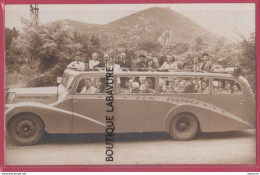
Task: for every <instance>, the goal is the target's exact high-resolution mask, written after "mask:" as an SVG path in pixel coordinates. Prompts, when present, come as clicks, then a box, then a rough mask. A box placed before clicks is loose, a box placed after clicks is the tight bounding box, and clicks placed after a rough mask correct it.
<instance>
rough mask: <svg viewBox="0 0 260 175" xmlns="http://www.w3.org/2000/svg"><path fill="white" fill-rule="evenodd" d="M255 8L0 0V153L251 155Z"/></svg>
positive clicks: (18, 161)
mask: <svg viewBox="0 0 260 175" xmlns="http://www.w3.org/2000/svg"><path fill="white" fill-rule="evenodd" d="M255 8H256V7H255V3H218V4H215V3H196V4H195V3H194V4H193V3H183V4H182V3H179V4H174V3H171V4H164V3H158V4H55V5H50V4H49V5H48V4H23V5H5V96H6V101H5V164H6V165H148V164H149V165H174V164H237V165H239V164H251V165H253V164H256V24H255V23H256V16H255V15H256V11H255Z"/></svg>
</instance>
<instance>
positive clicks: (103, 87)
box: [97, 77, 106, 93]
mask: <svg viewBox="0 0 260 175" xmlns="http://www.w3.org/2000/svg"><path fill="white" fill-rule="evenodd" d="M97 88H98V92H99V93H105V92H106V78H105V77H102V78H100V82H99V86H98V87H97Z"/></svg>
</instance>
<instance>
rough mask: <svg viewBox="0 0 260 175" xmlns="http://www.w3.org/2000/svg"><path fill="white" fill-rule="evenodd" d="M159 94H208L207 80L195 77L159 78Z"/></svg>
mask: <svg viewBox="0 0 260 175" xmlns="http://www.w3.org/2000/svg"><path fill="white" fill-rule="evenodd" d="M159 92H160V94H174V93H201V94H208V93H209V79H208V78H197V77H196V78H195V77H173V76H169V77H160V79H159Z"/></svg>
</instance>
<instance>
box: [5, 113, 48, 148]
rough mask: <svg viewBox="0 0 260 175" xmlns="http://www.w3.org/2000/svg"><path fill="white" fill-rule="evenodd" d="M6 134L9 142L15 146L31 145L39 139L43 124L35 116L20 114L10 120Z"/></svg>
mask: <svg viewBox="0 0 260 175" xmlns="http://www.w3.org/2000/svg"><path fill="white" fill-rule="evenodd" d="M8 133H9V136H10V137H11V140H12V141H13V142H14V143H15V144H17V145H33V144H36V143H37V142H38V141H39V140H40V139H41V137H42V135H43V133H44V124H43V122H42V121H41V120H40V118H38V117H37V116H36V115H34V114H31V113H22V114H19V115H17V116H15V117H14V118H13V119H11V121H10V123H9V125H8Z"/></svg>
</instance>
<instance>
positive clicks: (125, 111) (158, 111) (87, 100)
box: [6, 69, 256, 145]
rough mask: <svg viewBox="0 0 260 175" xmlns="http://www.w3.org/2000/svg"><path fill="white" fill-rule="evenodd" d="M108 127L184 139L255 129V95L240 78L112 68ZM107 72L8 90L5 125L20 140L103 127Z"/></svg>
mask: <svg viewBox="0 0 260 175" xmlns="http://www.w3.org/2000/svg"><path fill="white" fill-rule="evenodd" d="M113 80H114V89H113V103H114V104H113V105H114V112H113V115H114V126H115V133H128V132H168V133H169V134H170V135H171V137H172V138H174V139H175V140H190V139H192V138H193V137H194V136H195V135H196V134H197V133H198V131H201V132H222V131H235V130H245V129H252V128H255V125H256V123H255V120H256V104H255V96H254V94H253V92H252V90H251V88H250V86H249V83H248V82H247V80H246V79H245V78H244V77H242V76H239V75H238V76H235V75H233V74H224V73H207V72H189V71H186V72H182V71H127V70H125V71H121V72H115V73H114V74H113ZM106 82H107V80H106V71H103V70H101V71H94V70H91V71H75V70H70V69H67V70H65V72H64V75H63V78H62V80H61V83H60V84H59V85H58V87H49V88H46V87H42V88H29V89H26V88H20V89H10V90H9V91H8V92H7V97H6V100H7V102H6V103H7V104H6V128H7V131H8V134H9V136H10V138H12V140H13V141H14V143H16V144H19V145H31V144H35V143H37V142H38V141H39V140H40V139H41V137H42V135H43V133H44V132H48V133H104V132H105V127H106V123H105V122H106V121H105V119H106V110H107V101H106V97H107V93H106Z"/></svg>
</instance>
